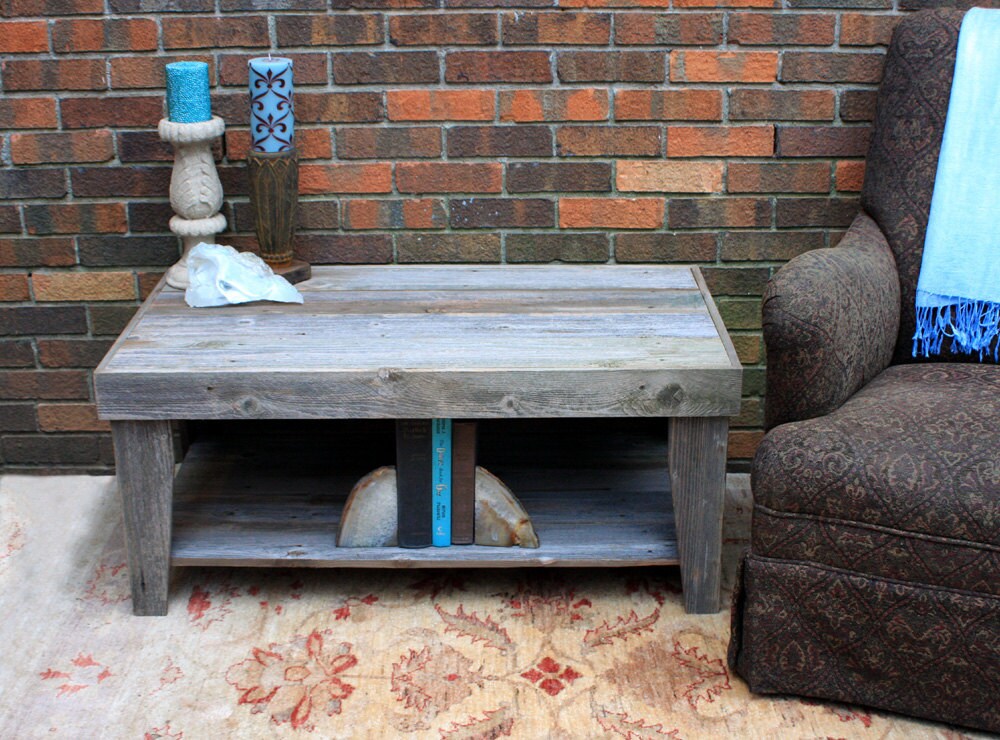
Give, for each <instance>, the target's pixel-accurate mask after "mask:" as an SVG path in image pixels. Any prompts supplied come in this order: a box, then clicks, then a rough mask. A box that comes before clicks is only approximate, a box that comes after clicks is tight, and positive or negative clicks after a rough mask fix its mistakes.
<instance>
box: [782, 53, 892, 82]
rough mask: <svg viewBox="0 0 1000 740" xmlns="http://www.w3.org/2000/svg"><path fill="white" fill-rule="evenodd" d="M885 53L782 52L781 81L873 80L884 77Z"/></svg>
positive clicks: (876, 80)
mask: <svg viewBox="0 0 1000 740" xmlns="http://www.w3.org/2000/svg"><path fill="white" fill-rule="evenodd" d="M884 62H885V54H882V53H874V54H873V53H867V52H866V53H860V52H857V53H850V52H848V53H836V52H829V51H822V52H820V51H786V52H784V53H783V54H782V62H781V81H782V82H871V83H875V82H878V81H880V80H881V79H882V65H883V63H884Z"/></svg>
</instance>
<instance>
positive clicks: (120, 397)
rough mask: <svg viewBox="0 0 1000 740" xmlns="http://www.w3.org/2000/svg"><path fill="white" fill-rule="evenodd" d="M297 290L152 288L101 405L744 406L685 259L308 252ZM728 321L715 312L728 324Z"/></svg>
mask: <svg viewBox="0 0 1000 740" xmlns="http://www.w3.org/2000/svg"><path fill="white" fill-rule="evenodd" d="M300 289H301V290H302V291H303V293H304V294H305V297H306V301H305V303H304V304H303V305H294V304H293V305H279V304H251V305H243V306H227V307H223V308H219V309H201V310H193V309H190V308H188V307H187V306H186V305H185V304H184V303H183V299H182V296H181V294H180V293H178V292H174V291H170V290H167V291H162V292H160V293H158V294H157V296H156V298H155V299H153V300H151V301H149V302H147V304H146V307H145V310H144V312H143V315H142V317H141V319H140V320H139V321H137V322H136V323H135V324H133V325H132V326H131V327H130V328H129V329H128V331H127V332H126V334H125V335H124V336H123V338H122V340H121V341H120V342H119V343H118V344H116V346H115V347H114V348H113V350H112V352H111V353H109V355H108V357H107V358H106V359H105V362H104V363H102V366H101V368H100V369H99V371H98V372H97V373H96V375H95V386H96V390H97V398H98V409H99V412H100V414H101V416H102V418H105V419H150V418H164V417H166V418H206V419H213V418H215V419H222V418H315V417H331V418H366V417H367V418H393V417H410V418H430V417H434V416H439V417H450V418H457V417H464V418H502V417H511V416H528V417H530V416H552V417H558V416H670V415H729V414H734V413H737V412H738V410H739V400H740V377H741V369H740V367H739V364H738V362H736V361H735V359H734V355H732V353H731V345H727V343H726V341H724V334H722V335H720V331H719V326H718V325H717V324H716V323H715V321H714V320H713V315H712V313H711V311H710V310H709V308H710V306H711V298H710V297H708V296H707V293H703V289H699V287H698V281H697V279H696V277H695V275H694V273H693V272H692V269H691V268H679V267H657V268H628V267H625V268H622V267H619V266H607V265H605V266H588V267H563V266H560V267H557V268H552V267H545V266H532V267H511V266H496V267H491V268H483V267H467V266H444V267H434V268H429V267H415V268H409V267H397V266H389V267H386V266H381V267H345V268H339V267H337V268H330V267H325V268H317V269H316V275H315V277H314V278H313V279H312V280H309V281H307V282H305V283H302V284H301V285H300ZM723 332H724V329H723Z"/></svg>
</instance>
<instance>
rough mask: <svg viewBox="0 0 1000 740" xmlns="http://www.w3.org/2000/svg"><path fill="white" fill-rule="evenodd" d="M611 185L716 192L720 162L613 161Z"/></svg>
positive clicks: (643, 189) (634, 189)
mask: <svg viewBox="0 0 1000 740" xmlns="http://www.w3.org/2000/svg"><path fill="white" fill-rule="evenodd" d="M616 167H617V170H618V172H617V176H616V180H615V187H617V188H618V190H619V191H622V192H663V193H718V192H721V190H722V173H723V169H724V165H723V163H722V162H686V161H680V162H671V161H667V162H643V161H639V162H630V161H627V160H621V161H619V162H618V163H617V165H616Z"/></svg>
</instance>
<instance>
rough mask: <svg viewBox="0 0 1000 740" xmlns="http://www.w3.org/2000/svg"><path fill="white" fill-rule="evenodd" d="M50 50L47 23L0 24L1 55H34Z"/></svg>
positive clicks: (7, 22) (6, 22)
mask: <svg viewBox="0 0 1000 740" xmlns="http://www.w3.org/2000/svg"><path fill="white" fill-rule="evenodd" d="M48 50H49V34H48V30H47V25H46V23H45V21H23V22H13V21H4V22H3V23H0V54H33V53H36V52H40V51H41V52H45V51H48Z"/></svg>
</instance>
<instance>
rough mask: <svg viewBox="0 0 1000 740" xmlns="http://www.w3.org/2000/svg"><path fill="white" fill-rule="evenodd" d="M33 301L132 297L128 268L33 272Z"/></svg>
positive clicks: (133, 279) (116, 299)
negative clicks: (126, 270)
mask: <svg viewBox="0 0 1000 740" xmlns="http://www.w3.org/2000/svg"><path fill="white" fill-rule="evenodd" d="M31 284H32V286H33V287H34V290H35V300H36V301H128V300H133V299H134V298H135V295H136V294H135V275H133V274H132V273H131V272H36V273H34V275H32V278H31Z"/></svg>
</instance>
